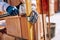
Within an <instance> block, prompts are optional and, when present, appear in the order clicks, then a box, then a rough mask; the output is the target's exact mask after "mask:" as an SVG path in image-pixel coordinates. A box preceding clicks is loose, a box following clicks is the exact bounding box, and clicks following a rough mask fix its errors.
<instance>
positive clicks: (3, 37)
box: [2, 34, 15, 40]
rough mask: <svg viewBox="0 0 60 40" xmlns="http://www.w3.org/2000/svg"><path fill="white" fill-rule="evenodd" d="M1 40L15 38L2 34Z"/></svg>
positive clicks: (13, 39) (12, 39)
mask: <svg viewBox="0 0 60 40" xmlns="http://www.w3.org/2000/svg"><path fill="white" fill-rule="evenodd" d="M2 40H15V37H12V36H9V35H7V34H3V36H2Z"/></svg>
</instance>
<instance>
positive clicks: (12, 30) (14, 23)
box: [5, 16, 21, 38]
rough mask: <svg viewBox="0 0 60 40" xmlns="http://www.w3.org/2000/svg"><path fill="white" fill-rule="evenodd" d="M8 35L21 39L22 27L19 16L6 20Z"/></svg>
mask: <svg viewBox="0 0 60 40" xmlns="http://www.w3.org/2000/svg"><path fill="white" fill-rule="evenodd" d="M5 20H6V29H7V34H9V35H12V36H15V37H20V38H21V25H20V22H21V21H20V19H19V17H18V16H12V17H7V18H5Z"/></svg>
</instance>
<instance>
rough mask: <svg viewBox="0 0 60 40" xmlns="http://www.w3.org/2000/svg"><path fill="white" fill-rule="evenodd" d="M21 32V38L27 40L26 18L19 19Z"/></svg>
mask: <svg viewBox="0 0 60 40" xmlns="http://www.w3.org/2000/svg"><path fill="white" fill-rule="evenodd" d="M20 20H21V30H22V38H24V39H27V40H28V35H29V34H28V27H27V19H26V17H25V16H24V17H21V18H20Z"/></svg>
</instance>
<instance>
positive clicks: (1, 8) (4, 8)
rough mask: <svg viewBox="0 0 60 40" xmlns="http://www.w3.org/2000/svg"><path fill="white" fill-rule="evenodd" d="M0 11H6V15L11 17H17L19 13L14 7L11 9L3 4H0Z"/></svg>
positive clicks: (6, 4)
mask: <svg viewBox="0 0 60 40" xmlns="http://www.w3.org/2000/svg"><path fill="white" fill-rule="evenodd" d="M0 11H6V12H7V14H9V15H11V16H14V15H17V14H18V13H19V11H18V9H17V8H16V7H13V6H11V5H9V4H8V3H5V2H0Z"/></svg>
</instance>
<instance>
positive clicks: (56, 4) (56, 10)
mask: <svg viewBox="0 0 60 40" xmlns="http://www.w3.org/2000/svg"><path fill="white" fill-rule="evenodd" d="M58 7H59V5H58V0H54V11H55V12H58V9H59V8H58Z"/></svg>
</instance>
